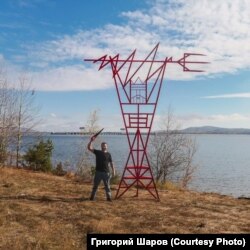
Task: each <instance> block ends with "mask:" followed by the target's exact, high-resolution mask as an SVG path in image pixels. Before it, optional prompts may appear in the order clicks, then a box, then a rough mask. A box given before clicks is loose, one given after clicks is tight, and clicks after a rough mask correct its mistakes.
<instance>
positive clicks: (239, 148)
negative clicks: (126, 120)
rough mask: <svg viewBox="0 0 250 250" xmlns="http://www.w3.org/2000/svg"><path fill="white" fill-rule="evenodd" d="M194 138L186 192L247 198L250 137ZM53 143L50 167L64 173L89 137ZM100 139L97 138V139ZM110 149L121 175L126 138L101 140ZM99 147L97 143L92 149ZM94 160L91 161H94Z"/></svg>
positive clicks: (249, 194)
mask: <svg viewBox="0 0 250 250" xmlns="http://www.w3.org/2000/svg"><path fill="white" fill-rule="evenodd" d="M190 136H192V137H195V139H196V142H197V146H198V147H197V152H196V155H195V158H194V162H195V163H196V164H198V168H197V169H196V171H195V174H194V178H193V180H192V183H190V185H189V188H190V189H192V190H197V191H205V192H216V193H220V194H226V195H233V196H235V197H240V196H244V197H250V135H190ZM48 137H49V138H50V139H52V141H53V143H54V151H53V163H54V164H56V163H58V162H60V161H61V162H63V163H67V165H68V167H67V170H76V165H77V162H78V161H79V159H80V156H81V155H82V154H83V153H84V151H85V150H86V145H87V143H88V140H89V137H88V136H77V135H76V136H74V135H65V136H64V135H63V136H61V135H50V136H48ZM98 139H99V138H98ZM99 140H100V142H101V141H105V142H107V143H108V145H109V151H110V152H111V154H112V157H113V161H114V163H115V165H116V168H117V169H118V170H120V171H119V172H122V170H123V168H124V164H125V162H126V159H127V156H128V152H129V149H128V144H127V137H126V136H125V135H124V136H123V135H112V136H111V135H108V136H105V135H104V136H101V137H100V139H99ZM98 147H99V143H98V144H96V145H95V148H98ZM93 158H94V157H93Z"/></svg>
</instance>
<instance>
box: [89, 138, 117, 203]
mask: <svg viewBox="0 0 250 250" xmlns="http://www.w3.org/2000/svg"><path fill="white" fill-rule="evenodd" d="M95 138H96V137H95V136H93V137H91V139H90V141H89V143H88V150H89V151H91V152H92V153H94V154H95V156H96V169H95V177H94V184H93V189H92V193H91V196H90V200H94V199H95V195H96V192H97V189H98V186H99V184H100V182H101V181H103V183H104V187H105V191H106V197H107V201H112V200H111V189H110V178H111V175H110V169H109V164H110V166H111V169H112V174H113V176H114V175H115V168H114V165H113V162H112V157H111V154H110V153H109V152H108V145H107V143H106V142H102V143H101V150H96V149H94V148H93V146H92V142H93V141H94V140H95Z"/></svg>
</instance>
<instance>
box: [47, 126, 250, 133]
mask: <svg viewBox="0 0 250 250" xmlns="http://www.w3.org/2000/svg"><path fill="white" fill-rule="evenodd" d="M134 129H136V128H134ZM143 129H145V128H141V130H143ZM144 131H145V130H144ZM44 133H47V134H50V135H91V134H92V133H89V132H84V131H64V132H44ZM165 133H166V132H165V131H164V130H156V131H151V134H165ZM169 133H173V134H206V135H207V134H216V135H217V134H225V135H230V134H232V135H250V129H247V128H220V127H213V126H203V127H189V128H185V129H181V130H173V131H170V132H169ZM130 134H135V132H132V133H130ZM141 134H147V133H146V132H142V133H141ZM102 135H126V132H125V130H123V131H108V132H103V133H102Z"/></svg>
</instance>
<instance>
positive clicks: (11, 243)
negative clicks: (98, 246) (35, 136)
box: [0, 168, 250, 249]
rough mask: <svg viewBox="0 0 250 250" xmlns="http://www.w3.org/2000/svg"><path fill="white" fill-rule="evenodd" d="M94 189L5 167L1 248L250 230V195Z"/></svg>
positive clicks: (80, 245)
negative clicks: (114, 236) (92, 197)
mask: <svg viewBox="0 0 250 250" xmlns="http://www.w3.org/2000/svg"><path fill="white" fill-rule="evenodd" d="M113 189H115V186H113ZM90 190H91V185H90V184H86V183H85V184H84V183H81V182H79V181H77V180H76V179H75V178H74V177H73V176H71V175H68V176H66V177H57V176H53V175H48V174H43V173H34V172H30V171H26V170H20V169H13V168H2V169H0V211H1V213H0V249H85V248H86V234H87V233H145V234H146V233H250V212H249V211H250V200H248V199H235V198H232V197H228V196H222V195H217V194H211V193H197V192H189V191H181V190H168V191H160V198H161V202H156V201H155V200H154V199H153V197H151V196H150V195H149V194H148V193H147V192H145V191H143V190H142V191H141V190H140V194H139V197H138V198H135V197H132V193H130V192H128V193H126V194H125V195H124V196H123V197H122V198H120V199H119V200H115V201H114V202H112V203H109V202H106V201H105V195H104V190H102V189H100V190H99V192H98V197H97V201H95V202H93V201H89V200H88V197H89V193H90ZM113 193H114V194H115V190H113Z"/></svg>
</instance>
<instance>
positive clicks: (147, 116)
mask: <svg viewBox="0 0 250 250" xmlns="http://www.w3.org/2000/svg"><path fill="white" fill-rule="evenodd" d="M158 47H159V44H157V45H156V46H155V47H154V49H153V50H152V51H151V52H150V53H149V54H148V56H147V57H146V58H145V59H144V60H137V59H135V53H136V50H134V51H133V53H131V54H130V55H129V56H128V58H127V59H120V55H119V54H117V55H116V56H114V57H111V56H108V55H105V56H102V57H100V58H99V59H85V61H91V62H93V63H97V62H98V63H100V66H99V70H101V69H102V68H104V67H105V66H107V65H110V66H111V70H112V74H113V79H114V82H115V86H116V91H117V95H118V99H119V102H120V107H121V112H122V116H123V121H124V125H125V130H126V134H127V138H128V144H129V149H130V151H129V155H128V158H127V162H126V164H125V168H124V171H123V174H122V178H121V180H120V183H119V187H118V190H117V193H116V198H119V197H121V196H122V195H123V194H124V193H125V192H126V191H128V190H129V189H130V188H131V187H133V186H135V187H136V196H138V192H139V189H140V188H144V189H146V190H148V192H149V193H150V194H151V195H152V196H153V197H154V198H155V199H157V200H159V194H158V191H157V188H156V185H155V181H154V178H153V174H152V171H151V168H150V163H149V159H148V155H147V145H148V141H149V135H150V132H151V128H152V124H153V119H154V115H155V111H156V106H157V103H158V99H159V94H160V90H161V85H162V82H163V78H164V73H165V70H166V66H167V64H173V63H175V64H178V65H180V66H181V67H182V68H183V71H187V72H202V70H195V69H190V68H189V67H188V66H190V65H191V64H199V63H202V64H203V63H206V62H200V61H189V60H188V59H189V58H190V57H191V56H204V55H203V54H194V53H184V55H183V57H182V58H180V59H179V60H173V58H172V57H166V58H165V59H164V60H157V59H156V54H157V50H158Z"/></svg>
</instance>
